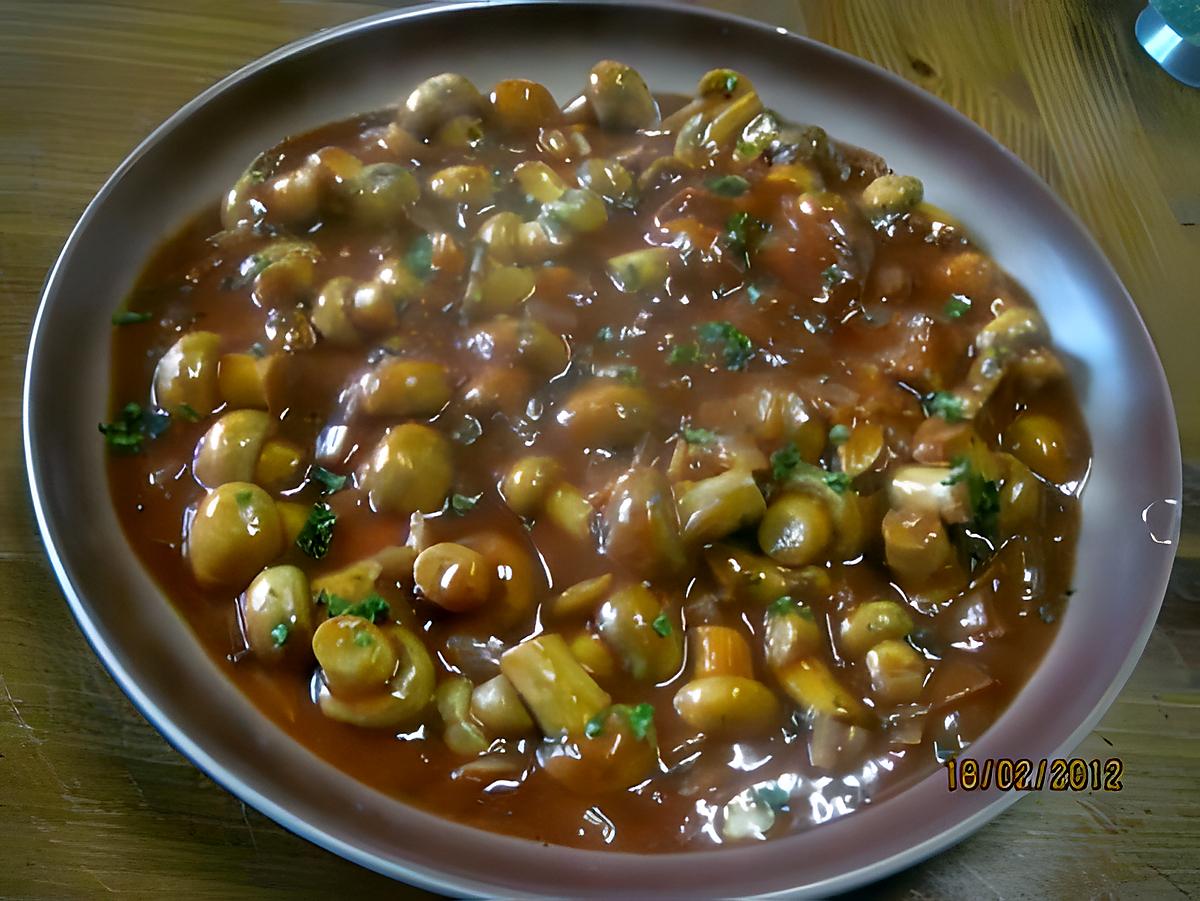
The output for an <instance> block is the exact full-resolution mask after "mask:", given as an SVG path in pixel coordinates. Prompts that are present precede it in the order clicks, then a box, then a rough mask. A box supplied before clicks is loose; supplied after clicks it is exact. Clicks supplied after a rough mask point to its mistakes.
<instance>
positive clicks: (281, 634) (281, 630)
mask: <svg viewBox="0 0 1200 901" xmlns="http://www.w3.org/2000/svg"><path fill="white" fill-rule="evenodd" d="M291 631H292V630H291V629H289V628H288V624H287V623H280V624H279V625H278V626H276V627H275V628H274V629H272V630H271V641H273V642H275V647H277V648H281V647H283V646H284V645H285V644H287V640H288V633H289V632H291Z"/></svg>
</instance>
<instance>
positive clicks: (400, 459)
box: [359, 423, 454, 513]
mask: <svg viewBox="0 0 1200 901" xmlns="http://www.w3.org/2000/svg"><path fill="white" fill-rule="evenodd" d="M453 477H454V468H453V464H452V462H451V451H450V444H449V442H447V441H446V439H445V438H443V437H442V436H441V435H440V434H439V433H438V432H436V431H434V430H433V429H431V428H429V427H428V426H423V425H417V424H415V423H405V424H404V425H400V426H396V427H395V428H392V429H388V431H387V432H386V433H385V434H384V436H383V438H382V439H380V441H379V444H377V445H376V446H375V449H374V450H372V451H371V453H370V455H369V456H368V458H367V463H366V466H365V467H364V468H363V471H362V474H361V478H360V480H359V482H360V485H361V486H362V488H363V489H364V490H365V491H366V492H367V497H368V498H369V499H370V501H371V506H372V507H373V508H374V509H376V510H379V511H382V512H389V513H413V512H417V511H419V512H421V513H432V512H434V511H435V510H438V509H440V508H441V506H442V502H443V501H445V499H446V495H447V494H448V493H449V492H450V483H451V480H452V479H453Z"/></svg>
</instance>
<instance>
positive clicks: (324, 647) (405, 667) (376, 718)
mask: <svg viewBox="0 0 1200 901" xmlns="http://www.w3.org/2000/svg"><path fill="white" fill-rule="evenodd" d="M313 653H314V654H315V655H316V657H317V662H318V663H320V664H321V672H322V675H323V677H324V682H325V686H326V690H325V691H323V692H322V693H321V695H320V699H319V702H318V703H319V704H320V706H321V712H322V713H324V714H325V715H326V716H328V717H330V718H331V719H335V720H340V721H341V722H344V723H350V724H352V725H355V726H363V727H365V728H374V729H396V728H400V727H402V726H407V725H411V724H413V723H415V722H416V721H417V720H418V719H419V718H420V716H421V714H422V713H423V712H424V710H425V709H426V708H427V707H428V706H429V704H430V702H431V701H432V700H433V695H434V688H435V685H434V680H435V676H434V669H433V660H432V659H431V658H430V656H429V652H428V651H427V650H426V649H425V645H424V644H423V643H422V642H421V639H420V638H418V637H417V636H416V635H415V634H414V633H413V632H410V631H409V630H408V629H405V628H402V627H401V626H397V625H393V624H388V625H385V626H376V625H374V624H373V623H371V622H369V621H368V620H365V619H363V618H362V617H358V616H350V615H343V616H335V617H333V618H332V619H327V620H326V621H325V622H323V623H322V624H321V625H320V626H319V627H318V628H317V631H316V634H315V635H314V636H313Z"/></svg>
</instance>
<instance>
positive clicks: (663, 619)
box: [650, 613, 671, 638]
mask: <svg viewBox="0 0 1200 901" xmlns="http://www.w3.org/2000/svg"><path fill="white" fill-rule="evenodd" d="M650 628H652V629H653V630H654V631H655V632H657V633H658V634H659V635H660V636H661V637H663V638H666V637H667V636H668V635H670V634H671V619H670V617H668V616H667V614H666V613H660V614H659V615H658V616H656V617H654V622H652V623H651V624H650Z"/></svg>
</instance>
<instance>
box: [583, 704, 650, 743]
mask: <svg viewBox="0 0 1200 901" xmlns="http://www.w3.org/2000/svg"><path fill="white" fill-rule="evenodd" d="M614 715H615V716H620V717H622V718H623V719H624V720H625V722H626V723H628V724H629V731H630V732H632V733H633V737H634V738H636V739H637V740H638V741H645V740H646V738H647V737H648V736H649V735H650V732H651V730H652V729H653V728H654V705H653V704H646V703H644V702H643V703H641V704H634V705H633V706H632V707H631V706H630V705H628V704H613V705H612V706H611V707H606V708H605V709H604V710H601V711H600V712H599V713H597V714H596V715H595V716H594V717H592V718H591V719H590V720H588V721H587V725H586V726H584V727H583V734H584V735H586V736H587V737H588V738H599V737H600V736H601V735H603V734H604V724H605V722H607V720H608V718H609V717H610V716H614Z"/></svg>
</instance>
